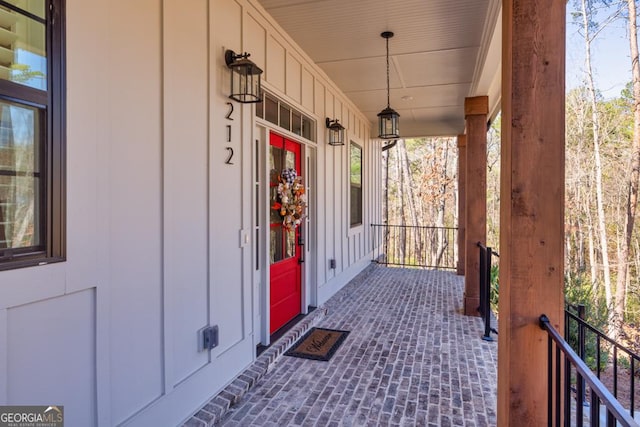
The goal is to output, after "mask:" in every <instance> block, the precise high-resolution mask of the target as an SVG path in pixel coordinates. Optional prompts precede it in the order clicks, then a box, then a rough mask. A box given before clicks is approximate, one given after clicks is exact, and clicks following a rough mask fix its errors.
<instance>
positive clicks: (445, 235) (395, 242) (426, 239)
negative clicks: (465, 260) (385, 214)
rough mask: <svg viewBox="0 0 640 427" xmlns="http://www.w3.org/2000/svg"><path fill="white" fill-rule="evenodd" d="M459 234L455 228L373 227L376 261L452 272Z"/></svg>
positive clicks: (373, 248)
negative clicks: (450, 270)
mask: <svg viewBox="0 0 640 427" xmlns="http://www.w3.org/2000/svg"><path fill="white" fill-rule="evenodd" d="M457 233H458V229H457V228H454V227H430V226H411V225H386V224H372V225H371V235H372V239H371V241H372V251H373V261H374V262H377V263H378V264H387V265H398V266H405V267H423V268H435V269H452V270H453V269H455V268H456V257H455V247H456V242H457V240H456V239H457Z"/></svg>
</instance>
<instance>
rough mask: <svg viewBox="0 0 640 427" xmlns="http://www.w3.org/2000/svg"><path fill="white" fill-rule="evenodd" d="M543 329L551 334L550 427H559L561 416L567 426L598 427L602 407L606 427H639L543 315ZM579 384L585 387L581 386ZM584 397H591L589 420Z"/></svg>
mask: <svg viewBox="0 0 640 427" xmlns="http://www.w3.org/2000/svg"><path fill="white" fill-rule="evenodd" d="M540 327H541V328H542V329H543V330H545V331H547V334H548V350H547V354H548V362H547V376H548V390H547V396H548V400H547V411H548V412H547V424H548V425H549V426H550V427H551V426H556V427H560V425H561V418H562V414H564V425H565V426H571V425H575V426H577V427H582V426H583V425H584V424H585V422H586V423H587V425H591V426H599V425H600V416H601V407H603V409H604V411H605V412H604V414H603V415H605V416H606V425H607V426H616V425H618V426H622V427H627V426H635V427H637V426H638V424H637V423H636V422H635V421H634V419H633V416H632V414H631V413H630V412H629V411H627V410H626V409H624V408H623V407H622V405H621V404H620V402H618V400H616V398H615V396H614V395H613V394H612V393H611V392H610V391H609V390H607V388H606V387H605V385H604V384H602V382H601V381H600V380H599V379H598V377H597V376H596V375H595V374H594V373H593V372H591V370H590V369H589V367H588V366H587V364H586V363H585V362H584V361H583V360H582V359H581V358H580V356H579V355H578V354H577V353H576V352H575V351H574V350H573V348H571V346H570V345H569V344H568V343H567V342H566V341H565V340H564V339H563V338H562V336H560V334H559V333H558V331H557V330H556V329H555V328H554V327H553V325H551V323H550V322H549V319H548V318H547V316H546V315H544V314H543V315H541V316H540ZM554 350H555V351H554ZM563 369H564V373H563ZM580 384H584V386H579V385H580ZM572 389H575V390H576V402H579V403H578V404H575V405H574V404H573V402H572V400H573V399H572ZM585 395H588V396H589V404H590V412H589V414H588V416H586V417H585V414H584V413H583V404H582V402H583V401H584V400H585ZM573 408H575V420H574V421H572V419H573V415H574V411H573ZM585 418H586V419H585Z"/></svg>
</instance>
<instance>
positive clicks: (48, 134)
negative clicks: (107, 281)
mask: <svg viewBox="0 0 640 427" xmlns="http://www.w3.org/2000/svg"><path fill="white" fill-rule="evenodd" d="M0 4H2V5H3V6H7V5H8V4H6V3H4V2H2V1H1V0H0ZM10 8H11V7H10ZM46 8H47V11H46V13H47V19H46V44H47V47H46V55H47V79H48V82H47V90H46V91H41V90H38V89H34V88H30V87H28V86H24V85H20V84H18V83H14V82H11V81H8V80H0V99H3V100H6V101H10V102H14V103H18V104H23V105H30V106H33V107H37V108H39V109H40V115H41V120H42V121H41V123H42V124H43V125H42V126H41V128H40V137H41V138H42V141H43V143H42V147H41V150H42V154H43V155H42V160H41V161H42V162H43V164H42V174H43V177H44V179H43V180H42V181H43V183H42V186H43V188H42V190H43V191H42V192H41V193H42V194H41V195H40V200H41V206H42V207H41V209H44V211H45V212H44V214H43V215H42V219H43V221H42V224H41V227H42V230H41V232H42V236H43V237H42V238H43V243H42V245H39V246H33V247H21V248H15V249H8V250H5V255H4V256H2V257H0V271H2V270H12V269H16V268H23V267H31V266H35V265H44V264H49V263H54V262H61V261H65V260H66V167H67V165H66V47H65V40H66V22H65V17H66V12H65V0H49V1H48V2H47V5H46ZM7 252H8V253H7Z"/></svg>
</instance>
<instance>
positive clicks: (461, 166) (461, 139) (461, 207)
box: [456, 134, 467, 276]
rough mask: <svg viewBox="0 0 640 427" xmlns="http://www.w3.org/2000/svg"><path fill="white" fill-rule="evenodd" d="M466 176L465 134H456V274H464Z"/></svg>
mask: <svg viewBox="0 0 640 427" xmlns="http://www.w3.org/2000/svg"><path fill="white" fill-rule="evenodd" d="M466 177H467V135H464V134H462V135H458V263H457V265H456V274H458V275H460V276H462V275H464V267H465V262H466V261H465V260H466V258H465V254H466V249H467V248H466V246H465V241H466V240H465V236H466V234H465V222H466V217H465V215H466V212H467V210H466V209H465V205H466V192H465V189H466V185H467V184H466Z"/></svg>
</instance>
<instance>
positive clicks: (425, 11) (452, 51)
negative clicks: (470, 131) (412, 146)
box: [259, 0, 501, 138]
mask: <svg viewBox="0 0 640 427" xmlns="http://www.w3.org/2000/svg"><path fill="white" fill-rule="evenodd" d="M259 2H260V4H261V5H262V6H263V7H264V8H265V9H266V11H267V12H268V13H269V14H270V15H271V16H272V17H273V18H274V19H275V20H276V21H277V22H278V24H279V25H280V26H282V28H283V29H284V30H285V31H286V32H287V33H288V34H289V36H290V37H291V38H293V40H295V42H296V43H298V44H299V45H300V47H301V48H302V49H303V50H304V51H305V52H306V53H307V54H308V55H309V56H310V57H311V59H312V60H313V61H314V62H315V63H316V64H318V65H319V66H320V67H321V68H322V69H323V70H324V72H325V73H327V75H328V76H329V77H330V78H331V79H332V80H333V81H334V82H335V83H336V84H337V86H338V87H339V88H340V89H341V90H342V91H343V92H344V93H345V94H346V95H347V96H348V97H349V98H350V99H351V100H352V101H353V102H354V104H355V105H356V106H357V107H358V108H359V109H360V110H361V111H362V112H363V113H364V114H365V115H366V116H367V118H368V119H369V120H370V121H371V123H372V125H373V127H372V129H373V131H372V133H375V134H377V114H378V113H379V112H380V110H382V109H383V108H384V107H386V102H387V99H386V62H385V40H384V39H383V38H382V37H380V33H382V32H383V31H393V32H394V33H395V36H394V37H393V38H391V39H390V40H389V54H390V87H391V102H390V103H391V107H392V108H394V109H395V110H396V111H398V113H400V133H401V135H402V137H405V138H406V137H419V136H440V135H457V134H460V133H463V132H464V99H465V97H469V96H480V95H488V96H489V105H490V108H491V111H490V113H491V114H495V113H496V112H497V109H498V107H499V102H500V50H501V48H500V45H501V28H500V24H501V22H500V21H501V19H500V1H499V0H259ZM372 136H376V135H372Z"/></svg>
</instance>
